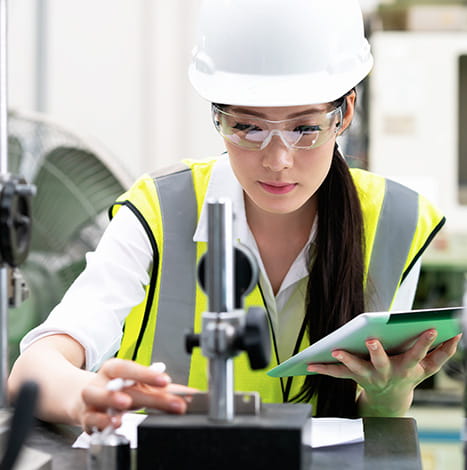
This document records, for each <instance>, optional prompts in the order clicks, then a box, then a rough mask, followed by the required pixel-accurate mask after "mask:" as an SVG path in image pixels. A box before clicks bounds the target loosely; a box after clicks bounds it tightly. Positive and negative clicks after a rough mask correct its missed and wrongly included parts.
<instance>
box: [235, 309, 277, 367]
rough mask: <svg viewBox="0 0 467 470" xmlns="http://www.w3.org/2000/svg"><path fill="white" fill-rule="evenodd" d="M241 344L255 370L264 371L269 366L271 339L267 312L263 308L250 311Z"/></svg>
mask: <svg viewBox="0 0 467 470" xmlns="http://www.w3.org/2000/svg"><path fill="white" fill-rule="evenodd" d="M239 343H240V349H243V350H244V351H246V352H247V354H248V360H249V362H250V367H251V368H252V369H253V370H258V369H264V368H265V367H267V366H268V365H269V361H270V358H271V338H270V336H269V325H268V320H267V317H266V312H265V311H264V310H263V309H262V308H261V307H250V308H249V309H248V312H247V315H246V323H245V329H244V331H243V335H242V337H241V338H240V341H239Z"/></svg>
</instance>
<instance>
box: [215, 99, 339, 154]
mask: <svg viewBox="0 0 467 470" xmlns="http://www.w3.org/2000/svg"><path fill="white" fill-rule="evenodd" d="M212 118H213V121H214V125H215V126H216V129H217V130H218V132H219V133H220V135H221V136H222V137H224V138H225V139H227V140H229V141H230V142H232V143H234V144H235V145H238V146H239V147H242V148H244V149H248V150H262V149H264V148H265V147H266V146H267V145H268V144H269V142H270V141H271V139H272V137H273V136H274V135H277V136H278V137H280V138H281V140H282V142H283V143H284V145H286V146H287V147H288V148H291V149H300V150H307V149H312V148H316V147H319V146H320V145H323V144H325V143H326V142H328V141H329V139H330V138H331V137H332V136H333V135H335V134H336V133H337V132H338V131H339V129H340V128H341V127H342V118H343V112H342V105H341V106H339V107H337V108H334V109H333V110H332V111H329V112H315V113H309V114H306V115H303V116H299V117H296V118H292V119H284V120H282V121H269V120H267V119H261V118H258V117H255V116H251V115H248V114H242V113H230V112H227V111H225V110H224V109H222V108H220V107H219V106H217V105H215V104H213V105H212Z"/></svg>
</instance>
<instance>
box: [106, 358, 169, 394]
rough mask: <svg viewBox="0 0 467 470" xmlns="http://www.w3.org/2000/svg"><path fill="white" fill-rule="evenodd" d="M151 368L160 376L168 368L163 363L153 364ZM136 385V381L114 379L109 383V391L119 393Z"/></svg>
mask: <svg viewBox="0 0 467 470" xmlns="http://www.w3.org/2000/svg"><path fill="white" fill-rule="evenodd" d="M149 368H150V369H151V370H153V371H154V372H157V373H159V374H162V373H163V372H165V370H166V366H165V364H164V363H163V362H153V363H152V364H151V365H150V366H149ZM135 383H136V381H135V380H131V379H122V378H120V377H118V378H116V379H112V380H110V381H109V382H108V383H107V390H110V391H111V392H119V391H120V390H123V389H124V388H126V387H131V386H132V385H134V384H135Z"/></svg>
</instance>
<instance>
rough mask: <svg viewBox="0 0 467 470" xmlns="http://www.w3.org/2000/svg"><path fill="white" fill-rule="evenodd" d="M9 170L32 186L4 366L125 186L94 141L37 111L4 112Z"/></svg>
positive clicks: (54, 299)
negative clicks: (18, 298) (21, 296)
mask: <svg viewBox="0 0 467 470" xmlns="http://www.w3.org/2000/svg"><path fill="white" fill-rule="evenodd" d="M8 157H9V158H8V160H9V161H8V170H9V172H10V173H12V174H15V175H20V176H22V177H23V178H25V180H26V181H27V182H28V183H30V184H33V185H34V186H35V187H36V194H35V196H34V197H33V198H32V210H31V212H32V235H31V241H30V248H29V254H28V257H27V259H26V261H25V262H24V263H23V264H22V265H21V266H20V272H21V274H22V277H23V278H24V280H25V283H26V285H27V288H28V290H29V295H28V297H27V299H26V300H25V301H24V302H22V303H21V304H20V305H19V306H18V307H15V308H10V311H9V349H10V361H11V360H13V359H14V358H15V357H16V356H17V354H18V344H19V341H20V339H21V338H22V337H23V336H24V334H25V333H26V332H27V331H29V330H30V329H31V328H33V327H34V326H36V325H37V324H38V323H40V322H41V321H42V320H43V319H44V318H45V317H46V316H47V315H48V313H49V312H50V310H51V309H52V308H53V307H54V306H55V305H56V304H57V303H58V302H59V301H60V299H61V298H62V296H63V294H64V293H65V290H66V289H67V288H68V287H69V286H70V284H71V283H72V282H73V281H74V279H75V278H76V277H77V275H78V274H79V273H80V272H81V271H82V269H83V268H84V264H85V253H86V252H88V251H91V250H93V249H94V248H95V246H96V244H97V242H98V240H99V238H100V236H101V235H102V232H103V230H104V228H105V225H106V223H107V221H108V219H107V209H108V208H109V206H110V205H111V204H112V203H113V202H114V200H115V198H116V197H117V196H118V195H119V194H121V193H122V192H123V191H124V190H126V189H127V188H128V186H129V184H130V182H131V180H130V177H129V175H128V174H127V173H126V172H125V171H124V170H123V169H122V168H120V167H119V165H118V164H117V162H116V161H115V160H114V159H112V158H109V156H108V154H107V153H106V152H104V151H103V150H102V149H100V148H99V149H98V147H97V146H96V144H95V143H93V144H91V143H90V142H84V141H83V139H82V138H80V137H79V136H77V135H76V134H75V133H73V132H71V131H69V130H68V129H65V128H64V127H62V126H60V125H57V124H56V123H54V122H53V121H51V120H50V119H48V118H47V117H46V116H44V115H42V114H35V113H34V114H32V113H23V112H10V113H9V116H8Z"/></svg>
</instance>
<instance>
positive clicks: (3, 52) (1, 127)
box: [0, 0, 8, 408]
mask: <svg viewBox="0 0 467 470" xmlns="http://www.w3.org/2000/svg"><path fill="white" fill-rule="evenodd" d="M7 14H8V9H7V0H0V178H3V177H4V176H6V175H7V174H8V127H7V123H8V94H7ZM7 377H8V272H7V267H6V266H1V267H0V408H6V407H7V405H8V399H7V391H6V382H7Z"/></svg>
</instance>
